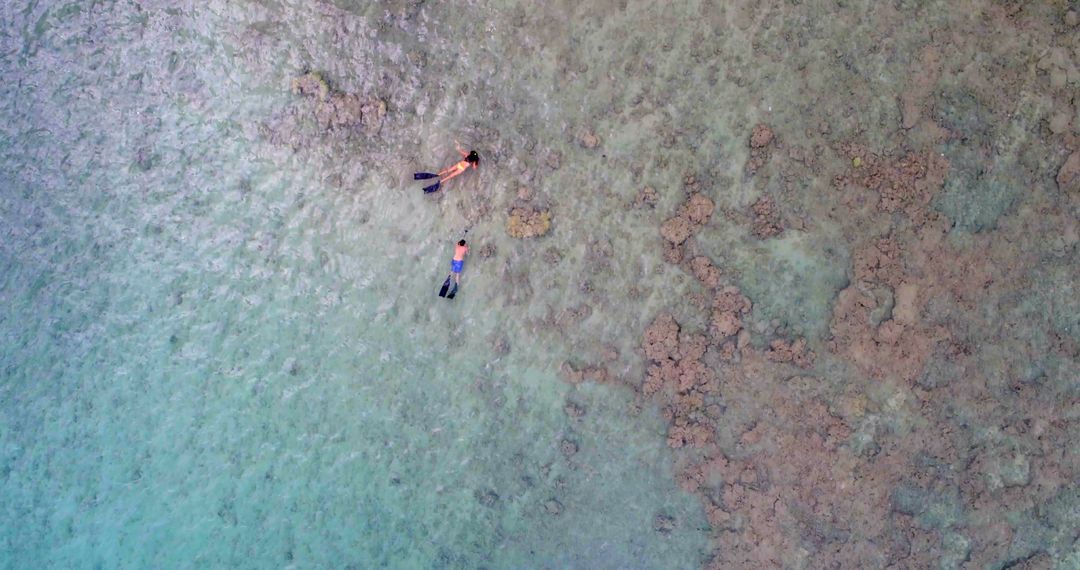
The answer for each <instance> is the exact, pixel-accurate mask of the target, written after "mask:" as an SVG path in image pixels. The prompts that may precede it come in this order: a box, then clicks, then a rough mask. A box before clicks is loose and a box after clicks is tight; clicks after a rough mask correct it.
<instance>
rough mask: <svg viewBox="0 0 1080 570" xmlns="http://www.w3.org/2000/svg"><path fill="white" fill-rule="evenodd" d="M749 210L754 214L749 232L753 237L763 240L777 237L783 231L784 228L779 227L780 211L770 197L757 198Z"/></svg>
mask: <svg viewBox="0 0 1080 570" xmlns="http://www.w3.org/2000/svg"><path fill="white" fill-rule="evenodd" d="M750 209H751V210H752V211H753V213H754V221H753V223H752V224H751V228H752V229H751V231H752V232H753V234H754V235H755V236H757V237H759V238H761V239H765V238H770V237H774V236H778V235H780V234H781V233H782V232H783V231H784V227H783V226H781V225H780V211H779V209H778V208H777V207H776V201H775V200H773V198H772V196H768V195H766V196H762V197H761V198H758V199H757V201H756V202H754V205H753V206H751V207H750Z"/></svg>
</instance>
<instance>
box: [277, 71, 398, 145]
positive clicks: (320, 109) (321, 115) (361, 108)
mask: <svg viewBox="0 0 1080 570" xmlns="http://www.w3.org/2000/svg"><path fill="white" fill-rule="evenodd" d="M292 90H293V93H296V94H298V95H302V96H304V97H306V98H308V99H312V100H314V102H315V108H314V114H315V120H316V121H317V122H318V124H319V126H320V128H322V129H325V130H335V129H362V130H363V131H365V132H368V133H372V132H375V131H378V129H379V126H381V125H382V121H383V117H385V116H386V102H385V101H383V100H381V99H378V98H364V97H361V96H360V95H357V94H355V93H341V92H338V91H335V90H333V89H331V88H330V86H329V84H327V82H326V80H324V79H323V77H322V75H320V74H319V73H317V72H310V73H306V74H304V75H302V76H300V77H297V78H295V79H293V81H292Z"/></svg>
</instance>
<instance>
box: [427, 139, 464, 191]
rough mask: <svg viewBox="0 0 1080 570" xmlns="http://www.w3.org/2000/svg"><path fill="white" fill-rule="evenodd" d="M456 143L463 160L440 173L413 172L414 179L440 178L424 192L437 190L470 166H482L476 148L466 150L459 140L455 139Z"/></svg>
mask: <svg viewBox="0 0 1080 570" xmlns="http://www.w3.org/2000/svg"><path fill="white" fill-rule="evenodd" d="M454 145H455V146H457V151H458V152H460V153H461V158H462V160H460V161H458V163H457V164H455V165H453V166H448V167H446V168H444V169H442V170H440V171H439V173H438V174H432V173H430V172H417V173H415V174H413V180H427V179H429V178H438V179H439V181H438V182H436V183H434V184H432V185H431V186H427V187H425V188H424V192H427V193H431V192H435V191H437V190H438V189H439V188H440V187H441V186H442V183H443V182H446V181H447V180H450V179H451V178H453V177H455V176H457V175H458V174H461V173H462V172H465V171H466V170H468V169H469V167H470V166H471V167H473V168H477V167H478V166H480V155H479V154H476V151H475V150H472V151H469V152H465V151H464V150H462V148H461V145H460V144H458V142H457V141H454Z"/></svg>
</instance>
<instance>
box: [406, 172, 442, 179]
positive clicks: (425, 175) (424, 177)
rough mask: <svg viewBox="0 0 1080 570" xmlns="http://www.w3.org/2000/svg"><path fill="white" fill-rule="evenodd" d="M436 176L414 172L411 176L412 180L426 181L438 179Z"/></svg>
mask: <svg viewBox="0 0 1080 570" xmlns="http://www.w3.org/2000/svg"><path fill="white" fill-rule="evenodd" d="M438 177H439V175H438V174H432V173H430V172H416V173H414V174H413V175H412V179H413V180H427V179H428V178H438Z"/></svg>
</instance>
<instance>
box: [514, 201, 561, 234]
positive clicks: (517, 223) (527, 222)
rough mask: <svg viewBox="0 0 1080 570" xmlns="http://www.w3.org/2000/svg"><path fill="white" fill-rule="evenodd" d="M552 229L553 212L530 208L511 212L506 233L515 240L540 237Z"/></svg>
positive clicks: (517, 208) (518, 208)
mask: <svg viewBox="0 0 1080 570" xmlns="http://www.w3.org/2000/svg"><path fill="white" fill-rule="evenodd" d="M549 229H551V212H550V211H549V210H541V209H537V208H532V207H528V206H520V207H516V208H513V209H511V210H510V215H509V217H508V218H507V219H506V233H507V234H510V236H511V237H515V238H533V237H540V236H542V235H544V234H546V233H548V230H549Z"/></svg>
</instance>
